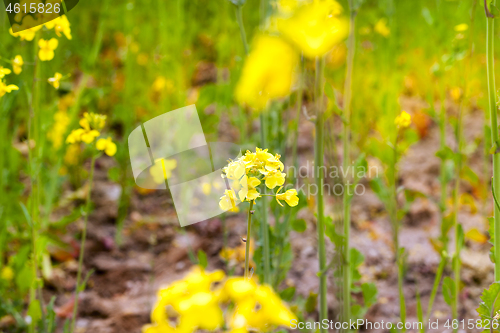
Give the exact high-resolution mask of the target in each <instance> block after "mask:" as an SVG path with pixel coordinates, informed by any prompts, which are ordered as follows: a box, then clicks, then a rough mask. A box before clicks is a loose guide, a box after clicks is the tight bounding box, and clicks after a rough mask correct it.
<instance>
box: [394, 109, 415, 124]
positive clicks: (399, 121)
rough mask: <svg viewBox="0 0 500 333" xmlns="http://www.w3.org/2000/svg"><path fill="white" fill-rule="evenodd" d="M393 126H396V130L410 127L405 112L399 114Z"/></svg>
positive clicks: (409, 117)
mask: <svg viewBox="0 0 500 333" xmlns="http://www.w3.org/2000/svg"><path fill="white" fill-rule="evenodd" d="M394 124H396V126H397V127H398V128H406V127H408V126H410V124H411V116H410V114H409V113H408V112H406V111H403V112H401V114H400V115H399V116H397V117H396V119H395V120H394Z"/></svg>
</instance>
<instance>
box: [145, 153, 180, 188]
mask: <svg viewBox="0 0 500 333" xmlns="http://www.w3.org/2000/svg"><path fill="white" fill-rule="evenodd" d="M175 168H177V160H175V159H170V160H169V159H167V160H165V159H164V158H157V159H156V160H155V164H154V165H153V166H152V167H151V168H149V174H150V175H151V176H152V177H153V180H154V182H155V183H157V184H162V183H165V180H166V179H168V178H170V177H171V176H172V170H174V169H175Z"/></svg>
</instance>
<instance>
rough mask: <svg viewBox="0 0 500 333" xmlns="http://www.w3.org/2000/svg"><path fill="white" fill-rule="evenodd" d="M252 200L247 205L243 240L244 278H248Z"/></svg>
mask: <svg viewBox="0 0 500 333" xmlns="http://www.w3.org/2000/svg"><path fill="white" fill-rule="evenodd" d="M252 209H253V201H250V205H249V206H248V221H247V239H246V242H245V279H248V273H249V271H250V239H251V235H252V215H253V210H252Z"/></svg>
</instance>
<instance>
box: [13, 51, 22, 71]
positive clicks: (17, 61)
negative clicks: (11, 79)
mask: <svg viewBox="0 0 500 333" xmlns="http://www.w3.org/2000/svg"><path fill="white" fill-rule="evenodd" d="M23 65H24V61H23V57H21V56H20V55H16V56H15V57H14V59H12V69H13V70H14V74H16V75H19V74H21V72H22V71H23Z"/></svg>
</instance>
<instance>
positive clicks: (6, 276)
mask: <svg viewBox="0 0 500 333" xmlns="http://www.w3.org/2000/svg"><path fill="white" fill-rule="evenodd" d="M0 278H1V279H2V280H7V281H10V280H12V279H13V278H14V271H13V270H12V268H10V267H9V266H4V267H3V268H2V271H0Z"/></svg>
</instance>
